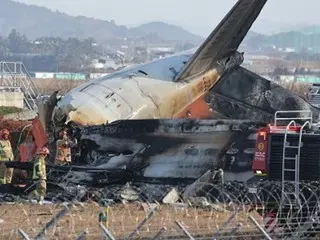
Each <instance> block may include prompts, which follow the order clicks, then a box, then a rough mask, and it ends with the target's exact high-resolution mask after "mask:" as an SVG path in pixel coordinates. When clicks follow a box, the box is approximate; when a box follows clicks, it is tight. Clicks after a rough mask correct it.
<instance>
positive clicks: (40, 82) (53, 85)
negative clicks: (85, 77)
mask: <svg viewBox="0 0 320 240" xmlns="http://www.w3.org/2000/svg"><path fill="white" fill-rule="evenodd" d="M33 82H34V83H35V85H36V86H37V88H38V90H39V91H40V93H41V94H45V95H50V94H52V93H53V92H54V91H56V90H60V91H59V94H65V93H67V92H69V91H70V90H71V89H73V88H76V87H78V86H80V85H81V84H83V83H85V82H86V81H79V80H59V79H33Z"/></svg>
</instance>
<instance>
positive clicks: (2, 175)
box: [0, 129, 14, 184]
mask: <svg viewBox="0 0 320 240" xmlns="http://www.w3.org/2000/svg"><path fill="white" fill-rule="evenodd" d="M13 158H14V156H13V152H12V147H11V143H10V140H9V131H8V130H7V129H2V130H1V139H0V162H1V163H0V183H1V184H8V183H11V180H12V175H13V168H7V167H6V165H5V164H4V162H6V161H13Z"/></svg>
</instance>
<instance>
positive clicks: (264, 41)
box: [246, 31, 320, 51]
mask: <svg viewBox="0 0 320 240" xmlns="http://www.w3.org/2000/svg"><path fill="white" fill-rule="evenodd" d="M246 43H247V44H248V45H250V46H251V47H254V48H256V47H259V46H260V47H261V46H263V45H275V46H276V47H278V48H294V49H296V50H298V51H300V50H302V49H306V48H312V49H314V50H319V49H320V33H313V34H304V33H301V32H297V31H290V32H282V33H278V34H274V35H262V34H258V35H256V36H252V37H250V38H247V39H246Z"/></svg>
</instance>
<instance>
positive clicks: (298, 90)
mask: <svg viewBox="0 0 320 240" xmlns="http://www.w3.org/2000/svg"><path fill="white" fill-rule="evenodd" d="M280 85H281V86H282V87H284V88H286V89H289V90H290V91H292V92H293V93H295V94H297V95H298V96H300V97H302V98H304V99H305V97H306V93H308V87H309V86H310V84H306V83H296V82H290V83H287V82H280Z"/></svg>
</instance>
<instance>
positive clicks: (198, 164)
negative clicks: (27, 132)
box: [6, 0, 319, 196]
mask: <svg viewBox="0 0 320 240" xmlns="http://www.w3.org/2000/svg"><path fill="white" fill-rule="evenodd" d="M266 2H267V0H261V1H256V0H239V1H238V2H237V3H236V4H235V6H234V7H233V8H232V9H231V10H230V12H229V13H228V14H227V15H226V17H225V18H224V19H223V20H222V21H221V23H220V24H219V25H218V26H217V27H216V29H215V30H214V31H213V32H212V33H211V34H210V36H209V37H208V38H207V39H206V40H205V42H204V43H203V44H202V45H201V46H200V47H199V48H198V49H196V50H190V51H186V52H183V53H180V54H176V55H173V56H170V57H167V58H163V59H160V60H156V61H153V62H151V63H147V64H143V65H139V66H134V67H132V68H129V69H124V70H122V71H119V72H116V73H113V74H110V75H108V76H105V77H102V78H100V79H97V80H93V81H90V82H88V83H86V84H84V85H82V86H80V87H78V88H75V89H73V90H72V91H71V92H69V93H68V94H67V95H66V96H64V97H63V98H62V99H61V100H59V101H58V100H57V98H56V95H57V92H56V93H55V94H53V95H52V96H51V98H50V99H49V100H48V101H47V102H46V103H45V104H44V105H42V106H40V108H39V115H40V120H41V122H42V124H43V126H45V129H46V132H47V135H48V139H49V140H48V145H49V147H50V150H51V152H52V153H53V154H52V156H51V158H53V157H54V151H55V140H56V139H57V135H58V132H59V131H60V130H61V129H63V128H64V127H65V126H66V125H67V126H68V129H69V136H71V137H72V138H73V139H77V141H78V144H77V146H76V147H75V148H74V149H72V151H73V160H72V161H73V164H72V166H52V165H51V164H49V165H48V171H49V172H48V182H49V183H50V182H54V183H60V186H62V185H63V186H73V187H74V188H77V187H76V186H78V185H83V186H86V187H88V188H90V187H94V188H103V187H105V186H108V188H107V189H108V191H109V192H110V189H112V186H123V185H124V184H126V183H128V182H131V183H132V184H136V185H139V186H140V187H141V189H143V190H141V191H143V192H144V194H146V192H148V191H149V190H150V189H149V190H148V189H146V188H145V186H147V185H148V186H155V185H157V186H158V187H159V188H160V186H167V185H169V186H171V187H172V186H176V187H182V188H185V187H187V186H190V184H191V185H192V183H193V182H195V181H197V180H198V179H199V178H201V177H202V176H203V175H205V174H207V172H208V170H210V171H211V172H212V173H213V172H214V171H215V170H217V169H223V171H224V174H223V179H224V181H242V182H245V181H248V180H249V179H251V178H252V177H253V172H252V160H253V156H254V146H255V145H254V144H255V139H256V131H257V129H258V128H260V127H262V126H265V125H266V123H268V122H270V121H272V118H273V116H274V113H275V112H276V111H279V110H311V111H312V112H313V116H318V115H319V110H318V109H316V108H314V107H312V106H311V105H309V104H308V103H307V102H306V101H304V100H303V99H302V98H300V97H298V96H296V95H295V94H293V93H292V92H291V91H289V90H287V89H284V88H283V87H281V86H279V85H277V84H275V83H273V82H270V81H269V80H266V79H264V78H262V77H260V76H258V75H257V74H254V73H252V72H250V71H248V70H246V69H244V68H243V67H241V66H240V65H241V64H242V62H243V60H244V57H243V53H239V52H237V49H238V47H239V45H240V44H241V42H242V40H243V38H244V37H245V36H246V34H247V32H248V31H249V29H250V27H251V25H252V24H253V22H254V21H255V19H256V18H257V17H258V15H259V13H260V11H261V10H262V8H263V6H264V5H265V3H266ZM51 160H52V159H51ZM6 164H7V166H10V167H15V168H20V169H31V168H32V163H20V162H9V163H6ZM209 179H210V178H209ZM211 180H212V179H211ZM63 183H64V184H63ZM143 186H144V187H143ZM64 190H66V189H64ZM21 191H22V190H21ZM23 191H25V190H23ZM76 192H77V191H76ZM151 192H152V191H151ZM77 193H78V192H77ZM48 194H50V193H48ZM53 195H54V196H55V193H54V194H53Z"/></svg>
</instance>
